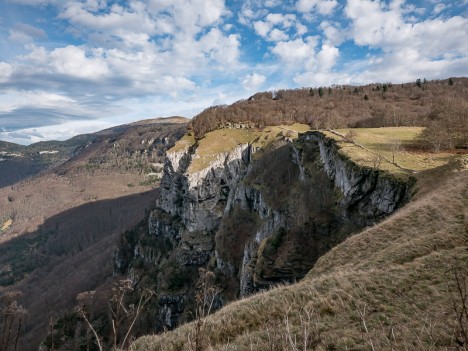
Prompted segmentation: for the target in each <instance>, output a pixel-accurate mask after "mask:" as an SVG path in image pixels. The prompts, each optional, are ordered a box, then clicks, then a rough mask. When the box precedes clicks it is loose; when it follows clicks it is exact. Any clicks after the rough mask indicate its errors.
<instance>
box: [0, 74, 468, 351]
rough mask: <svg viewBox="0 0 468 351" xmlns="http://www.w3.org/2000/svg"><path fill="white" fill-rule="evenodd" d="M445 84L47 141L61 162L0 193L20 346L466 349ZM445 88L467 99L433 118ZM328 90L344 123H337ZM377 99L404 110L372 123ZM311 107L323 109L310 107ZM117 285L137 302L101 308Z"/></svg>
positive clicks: (460, 166) (279, 100)
mask: <svg viewBox="0 0 468 351" xmlns="http://www.w3.org/2000/svg"><path fill="white" fill-rule="evenodd" d="M455 82H456V85H455V87H452V86H449V85H447V86H445V87H446V88H444V85H443V84H444V83H443V82H438V81H435V82H427V83H426V84H427V87H426V88H424V89H422V90H421V91H418V90H415V88H414V86H413V85H412V84H411V83H408V84H406V85H401V86H398V87H397V86H394V87H390V88H387V89H388V97H385V98H384V95H383V94H382V93H381V92H380V91H378V90H376V89H375V86H364V87H361V88H359V89H358V93H355V90H353V89H347V88H346V87H343V88H342V87H334V88H333V89H332V88H330V91H331V93H330V94H329V96H327V97H324V98H322V97H321V96H316V95H314V94H313V93H311V92H310V90H308V89H299V90H292V91H281V92H278V93H275V94H270V93H258V94H255V95H253V96H252V97H251V98H249V99H247V100H244V101H239V102H236V103H234V104H233V105H230V106H221V107H211V108H208V109H207V110H205V111H203V112H202V113H200V114H199V115H198V116H196V117H195V118H194V119H193V120H191V121H190V122H188V121H187V120H185V119H182V118H179V117H173V118H169V119H156V120H147V121H141V122H137V123H134V124H131V125H124V126H120V127H114V128H111V129H109V130H105V131H101V132H98V133H95V134H90V135H85V136H80V137H76V140H81V144H79V145H77V144H76V140H75V141H73V142H71V141H67V142H63V143H64V144H65V145H71V144H73V145H75V146H74V148H73V151H70V150H72V149H67V150H68V152H69V154H66V153H61V151H59V152H57V153H56V152H55V151H56V149H60V148H58V146H57V145H59V144H60V143H62V142H59V144H56V143H55V144H53V147H52V146H51V149H50V150H46V151H48V152H43V151H44V148H43V147H42V146H41V151H42V153H38V155H39V156H41V157H52V158H54V161H53V162H50V163H47V166H46V167H44V168H42V169H41V170H40V171H39V172H38V173H36V175H33V176H31V175H29V176H28V177H26V178H24V179H23V178H21V177H19V178H18V179H16V181H15V183H14V184H10V185H8V186H4V187H2V188H0V194H1V195H2V196H1V198H0V199H1V201H2V203H1V206H0V218H1V222H0V229H1V234H0V267H1V274H0V282H1V285H2V287H1V290H0V292H1V293H2V294H3V296H7V295H8V294H9V293H11V292H12V291H21V292H22V296H21V297H18V299H17V302H18V304H21V305H22V306H24V308H25V309H26V310H27V311H28V314H27V315H26V317H25V318H24V320H22V321H23V327H24V334H23V335H22V337H21V339H20V345H21V349H22V350H34V349H37V345H40V347H41V350H80V349H83V350H84V349H91V350H98V349H100V347H104V348H103V349H110V348H111V347H112V344H113V343H115V344H117V343H123V344H122V347H121V348H123V349H125V348H130V349H131V350H211V349H214V350H265V349H270V350H296V349H299V348H304V347H305V348H306V349H311V350H313V349H316V350H333V349H366V348H370V349H427V350H432V349H434V350H436V349H437V350H438V349H449V348H450V347H451V346H452V345H454V344H455V343H456V342H458V341H460V340H462V341H463V339H462V336H460V335H462V334H460V333H461V331H460V330H461V329H460V328H462V327H463V326H464V325H465V324H463V323H465V321H464V319H463V318H464V317H463V316H462V320H461V322H457V315H456V314H457V310H454V309H453V306H454V303H459V301H458V300H457V288H460V284H464V280H463V281H462V283H460V280H457V278H456V277H465V276H466V273H467V272H466V270H465V267H466V265H465V263H466V262H467V258H466V254H465V253H466V252H465V251H466V247H467V229H466V228H467V224H466V223H467V222H466V218H467V214H466V208H468V206H467V203H466V192H467V188H466V184H467V182H466V180H467V179H466V176H467V173H466V172H467V159H466V149H465V148H464V145H465V144H466V140H467V139H466V124H464V123H460V121H465V120H466V116H467V115H466V106H467V105H466V101H465V100H466V92H467V91H466V88H465V85H466V84H467V82H468V81H467V80H466V79H464V78H462V79H459V80H456V81H455ZM356 89H357V88H356ZM361 89H362V90H361ZM417 89H420V88H417ZM444 89H445V90H444ZM415 91H416V92H419V93H420V94H421V96H420V97H418V98H414V99H413V97H414V94H415ZM440 92H446V93H447V94H448V95H451V96H452V95H454V96H452V97H451V99H453V100H451V101H462V103H461V105H460V106H459V105H454V106H453V107H452V108H451V109H449V110H447V109H446V110H440V109H439V105H438V102H439V101H441V100H440V99H443V98H444V96H443V94H440ZM364 93H366V96H368V99H371V101H375V104H374V102H372V104H373V105H372V106H369V105H368V103H367V101H369V100H368V99H367V100H363V98H362V96H360V95H362V94H364ZM407 94H409V95H407ZM435 95H438V96H437V97H435ZM431 96H432V97H433V98H432V99H430V98H429V97H431ZM410 97H411V98H410ZM457 99H458V100H457ZM464 99H465V100H464ZM390 100H391V101H390ZM297 101H301V103H298V105H297V107H294V106H295V105H294V104H295V102H297ZM363 101H365V102H363ZM302 102H303V103H304V104H303V105H301V104H302ZM339 102H342V103H343V105H344V106H348V107H349V106H353V107H354V108H355V109H356V110H355V111H354V113H355V115H353V116H352V117H351V116H350V117H349V119H347V118H346V117H345V116H344V115H342V118H340V119H336V118H332V117H331V116H332V115H333V114H334V113H337V111H341V110H340V109H341V108H343V107H340V108H337V109H334V108H329V107H330V106H331V105H332V104H333V106H338V103H339ZM422 102H424V103H422ZM268 104H270V107H267V106H268ZM382 104H383V105H385V106H387V107H388V106H396V107H398V108H399V109H400V110H401V111H402V110H403V109H411V113H408V114H407V115H406V118H405V116H404V115H400V117H399V119H398V121H396V119H392V118H390V117H391V116H387V117H388V118H387V117H385V116H383V115H378V116H377V115H375V111H377V110H378V108H380V107H382V106H381V105H382ZM391 104H393V105H391ZM327 106H328V107H327ZM379 106H380V107H379ZM314 108H316V111H317V112H316V113H317V114H318V115H320V118H315V117H313V116H310V115H309V117H307V116H308V114H309V113H310V111H313V109H314ZM382 108H384V107H382ZM252 111H255V113H253V112H252ZM279 111H281V113H280V112H279ZM333 111H334V112H333ZM447 111H449V112H447ZM460 111H462V112H460ZM249 113H252V115H249ZM269 113H270V114H269ZM322 113H323V114H322ZM246 116H249V117H248V118H247V117H246ZM356 116H361V117H359V118H358V117H356ZM447 116H457V117H456V118H453V119H448V118H449V117H447ZM384 117H385V118H384ZM393 117H395V116H393ZM450 118H452V117H450ZM376 124H377V125H376ZM441 126H445V128H446V130H449V131H450V133H446V134H443V135H442V134H440V135H439V137H440V138H442V139H440V140H442V141H443V142H440V143H439V142H437V140H435V139H434V135H433V134H431V133H433V132H435V131H437V130H440V128H441ZM438 140H439V139H438ZM70 143H71V144H70ZM51 145H52V144H51ZM60 145H62V144H60ZM12 147H14V145H13V146H11V145H6V146H5V151H4V152H5V153H6V152H8V153H12V152H15V151H14V148H13V149H11V148H12ZM37 147H38V146H32V147H31V149H33V148H37ZM7 149H8V151H7ZM12 150H13V151H12ZM60 150H62V149H60ZM21 152H22V153H23V154H25V151H24V149H22V151H21ZM64 155H68V156H64ZM19 158H20V157H15V159H19ZM10 161H11V160H8V161H4V162H2V163H3V164H5V162H10ZM20 178H21V179H20ZM202 279H205V280H202ZM463 279H465V278H463ZM457 284H458V285H457ZM201 287H205V288H206V289H207V290H204V291H205V293H204V294H205V295H203V293H201V291H203V290H200V289H201ZM208 292H210V294H211V293H213V295H209V294H208ZM119 294H121V295H119ZM148 294H149V295H148ZM200 294H202V295H200ZM207 294H208V295H207ZM116 296H120V297H119V299H120V300H119V301H121V302H120V303H121V305H120V306H121V307H123V308H124V309H126V310H127V311H131V312H129V313H127V314H126V315H122V316H120V317H117V315H116V314H115V311H114V310H111V309H109V306H112V303H114V302H115V299H116ZM144 296H146V297H148V300H146V299H145V304H144V307H141V306H140V304H141V301H142V298H143V297H144ZM200 296H204V297H205V298H206V297H207V296H210V297H209V298H210V300H209V301H210V302H209V312H210V313H212V312H214V313H213V314H212V315H210V316H207V315H208V314H209V313H208V312H205V308H206V306H205V304H206V303H202V305H200ZM51 306H53V307H51ZM130 306H133V307H130ZM135 306H140V307H141V310H140V307H135ZM455 306H459V305H455ZM119 308H120V307H119ZM133 308H137V309H136V310H137V311H138V313H137V314H134V313H135V312H132V311H134V310H133ZM200 308H201V309H200ZM457 308H459V307H457ZM429 310H430V311H429ZM113 311H114V312H113ZM426 311H427V312H426ZM197 313H198V314H197ZM200 313H201V315H202V316H203V317H200V318H197V315H198V316H199V315H200ZM120 318H121V319H120ZM132 318H134V319H133V321H132ZM117 321H118V323H119V326H120V327H119V328H116V327H115V323H116V322H117ZM460 323H461V324H460ZM91 328H93V329H94V331H92V329H91ZM429 328H430V329H429ZM416 330H418V331H419V330H420V331H419V332H416ZM428 330H430V332H428ZM389 333H390V335H391V336H390V337H389V336H388V335H389ZM144 335H148V336H144ZM129 336H131V339H132V342H130V339H129ZM138 337H140V338H138ZM133 338H138V339H136V340H135V341H134V342H133ZM97 340H99V342H97ZM101 343H102V345H104V346H102V345H101ZM194 343H196V344H197V345H198V346H196V345H195V344H194ZM304 345H306V346H304ZM307 345H308V346H307Z"/></svg>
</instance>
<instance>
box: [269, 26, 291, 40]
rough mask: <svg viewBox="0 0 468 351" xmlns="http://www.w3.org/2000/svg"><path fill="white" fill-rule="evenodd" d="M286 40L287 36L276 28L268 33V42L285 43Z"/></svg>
mask: <svg viewBox="0 0 468 351" xmlns="http://www.w3.org/2000/svg"><path fill="white" fill-rule="evenodd" d="M288 39H289V36H288V35H287V34H286V33H285V32H283V31H282V30H279V29H278V28H275V29H273V30H272V31H271V32H270V40H272V41H286V40H288Z"/></svg>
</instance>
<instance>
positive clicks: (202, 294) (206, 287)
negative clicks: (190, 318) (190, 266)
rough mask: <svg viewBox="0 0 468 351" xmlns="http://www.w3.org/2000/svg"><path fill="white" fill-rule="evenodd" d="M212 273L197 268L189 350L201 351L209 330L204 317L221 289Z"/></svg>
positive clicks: (204, 346) (204, 345) (211, 307)
mask: <svg viewBox="0 0 468 351" xmlns="http://www.w3.org/2000/svg"><path fill="white" fill-rule="evenodd" d="M214 278H215V276H214V273H213V272H210V271H208V270H206V269H204V268H200V269H199V278H198V281H197V285H196V288H197V292H196V295H195V303H196V306H195V321H194V331H193V335H191V334H189V335H188V338H189V340H188V341H189V347H190V350H191V351H201V350H204V349H205V348H206V342H207V341H206V337H207V335H208V332H209V330H207V328H206V324H205V319H206V317H207V316H208V315H209V314H210V313H211V311H212V309H213V306H214V303H215V301H216V299H217V297H218V295H219V293H220V292H221V289H220V288H219V287H218V286H217V285H215V284H214Z"/></svg>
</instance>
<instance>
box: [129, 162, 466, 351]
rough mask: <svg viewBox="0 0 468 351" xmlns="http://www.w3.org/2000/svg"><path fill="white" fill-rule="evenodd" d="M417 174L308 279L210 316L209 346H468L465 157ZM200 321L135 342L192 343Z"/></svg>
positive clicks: (148, 346)
mask: <svg viewBox="0 0 468 351" xmlns="http://www.w3.org/2000/svg"><path fill="white" fill-rule="evenodd" d="M417 177H418V179H419V182H418V184H419V185H418V186H419V187H420V189H419V191H418V193H417V195H416V197H415V198H414V199H413V201H412V202H411V203H410V204H408V205H407V206H406V207H404V208H403V209H401V210H400V211H399V212H397V213H396V214H395V215H393V216H391V217H389V218H388V219H386V220H384V221H383V222H382V223H380V224H378V225H376V226H374V227H371V228H368V229H367V230H364V231H363V232H361V233H359V234H357V235H355V236H352V237H350V238H348V239H347V240H345V241H344V242H343V243H342V244H340V245H338V246H336V247H335V248H333V249H332V250H331V251H330V252H329V253H327V254H325V255H324V256H323V257H321V258H320V259H319V260H318V262H317V263H316V265H315V266H314V268H313V269H312V270H311V271H310V272H309V274H308V275H307V277H306V278H305V279H304V280H303V281H302V282H300V283H298V284H294V285H290V286H284V287H278V288H275V289H272V290H271V291H268V292H264V293H261V294H258V295H255V296H252V297H250V298H247V299H245V300H241V301H237V302H233V303H231V304H230V305H228V306H226V307H224V308H223V309H221V310H220V311H218V312H217V313H215V314H213V315H211V316H209V317H207V318H206V320H205V325H206V327H207V328H209V329H210V334H209V335H208V337H207V343H208V346H207V347H206V348H205V349H206V350H238V351H239V350H297V349H303V347H304V345H305V344H307V345H308V346H307V347H308V348H307V349H308V350H345V349H348V350H352V349H353V350H463V349H466V346H467V345H466V344H465V341H464V336H463V335H464V334H463V333H464V331H466V327H467V320H466V316H464V315H463V313H464V312H463V311H465V310H464V309H465V308H466V279H467V278H466V277H468V271H467V267H468V251H467V247H468V236H467V234H468V233H467V231H466V217H465V216H466V215H467V213H466V209H467V208H468V204H467V197H466V196H467V192H468V188H467V184H468V178H467V177H468V170H467V169H466V164H462V163H460V162H458V163H455V164H450V165H448V166H443V167H440V168H438V169H435V170H429V171H424V172H421V173H419V174H418V175H417ZM454 269H455V270H456V272H457V274H458V278H457V276H456V275H454V274H453V270H454ZM193 327H194V326H193V324H187V325H184V326H182V327H180V328H178V329H176V330H174V331H172V332H168V333H165V334H162V335H159V336H147V337H144V338H141V339H139V340H137V341H136V342H135V343H134V344H133V348H132V349H133V350H152V351H156V350H186V349H188V348H189V346H188V342H187V335H188V334H189V333H190V331H191V330H193Z"/></svg>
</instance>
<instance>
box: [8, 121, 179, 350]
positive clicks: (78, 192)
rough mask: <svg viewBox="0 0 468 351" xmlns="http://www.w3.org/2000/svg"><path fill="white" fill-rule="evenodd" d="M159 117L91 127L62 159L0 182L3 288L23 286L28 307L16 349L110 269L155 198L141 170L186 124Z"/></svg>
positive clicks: (31, 344)
mask: <svg viewBox="0 0 468 351" xmlns="http://www.w3.org/2000/svg"><path fill="white" fill-rule="evenodd" d="M159 122H160V121H157V122H156V123H153V121H145V123H142V125H138V124H137V125H136V126H123V127H120V129H119V127H115V128H113V129H112V130H108V131H102V132H99V133H96V134H95V138H94V139H93V140H94V141H93V142H92V143H91V144H85V145H82V149H80V150H78V151H76V153H75V154H74V156H73V157H71V158H70V157H69V158H68V159H67V161H66V162H65V163H61V164H60V165H58V166H56V167H54V168H52V169H49V170H47V171H44V172H42V173H41V174H39V175H36V176H35V177H33V178H29V179H26V180H23V181H21V182H19V183H16V184H13V185H10V186H8V187H4V188H0V228H3V231H2V232H1V233H0V294H4V293H8V291H12V290H20V291H22V293H23V296H22V297H21V298H20V299H19V302H18V303H21V305H23V306H24V307H25V308H26V309H27V310H28V314H27V315H26V317H25V318H23V320H22V329H23V331H24V334H23V336H22V338H21V339H20V340H19V346H18V350H37V347H38V345H39V343H40V342H41V340H43V339H44V337H45V335H46V330H47V329H50V328H49V327H48V324H51V325H53V324H54V321H56V320H57V319H58V317H59V316H60V315H62V314H63V313H64V312H66V311H68V310H70V309H71V308H72V307H73V306H74V304H75V297H76V295H77V294H78V293H80V292H83V291H90V290H95V289H97V288H98V287H99V286H100V285H101V284H105V282H106V281H107V280H109V279H110V278H111V277H112V274H113V267H112V259H113V254H114V250H115V242H116V239H117V237H118V235H120V234H121V233H123V232H124V231H126V230H129V229H131V228H133V227H135V226H136V225H137V224H138V223H139V222H140V221H142V220H143V219H145V217H146V216H147V213H148V211H149V209H151V208H152V207H153V206H154V199H155V198H156V196H157V189H154V188H155V187H156V186H157V184H158V182H157V180H156V179H153V178H150V177H147V176H146V173H147V172H154V173H156V172H161V164H162V162H163V160H164V153H165V150H166V149H167V148H170V147H172V146H173V145H174V142H175V141H176V140H177V138H179V137H180V136H182V135H183V134H184V133H185V130H186V127H185V124H180V123H178V121H176V122H177V124H176V125H174V124H166V123H162V124H161V123H159ZM77 138H78V139H79V137H77ZM86 140H87V139H86ZM52 143H53V142H52ZM54 145H55V144H54ZM86 145H87V146H86ZM43 146H44V145H39V146H38V145H36V146H34V147H39V148H42V147H43ZM155 167H157V169H155ZM158 174H160V173H158ZM99 291H101V290H99ZM101 292H102V291H101ZM127 341H128V340H127ZM127 341H126V342H127ZM54 342H55V343H56V344H57V342H58V340H55V341H54Z"/></svg>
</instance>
